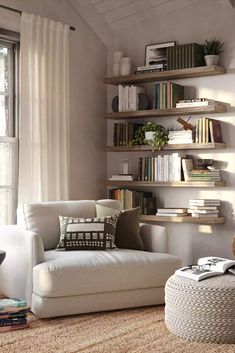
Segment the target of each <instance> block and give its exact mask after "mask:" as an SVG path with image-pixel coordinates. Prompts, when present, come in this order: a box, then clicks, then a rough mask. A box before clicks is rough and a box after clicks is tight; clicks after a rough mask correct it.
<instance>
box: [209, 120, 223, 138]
mask: <svg viewBox="0 0 235 353" xmlns="http://www.w3.org/2000/svg"><path fill="white" fill-rule="evenodd" d="M209 132H210V140H211V142H217V143H221V142H222V133H221V124H220V121H218V120H214V119H210V120H209Z"/></svg>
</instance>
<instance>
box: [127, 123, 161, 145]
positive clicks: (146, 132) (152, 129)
mask: <svg viewBox="0 0 235 353" xmlns="http://www.w3.org/2000/svg"><path fill="white" fill-rule="evenodd" d="M167 141H168V132H167V130H166V129H165V128H164V127H163V126H162V125H158V124H156V123H154V122H152V121H149V122H147V123H146V124H144V125H143V126H140V127H139V128H138V129H137V131H136V133H135V138H134V139H133V140H132V141H131V142H130V145H150V146H151V147H152V150H153V151H154V150H156V149H157V150H161V149H162V148H163V147H164V146H165V145H166V144H167Z"/></svg>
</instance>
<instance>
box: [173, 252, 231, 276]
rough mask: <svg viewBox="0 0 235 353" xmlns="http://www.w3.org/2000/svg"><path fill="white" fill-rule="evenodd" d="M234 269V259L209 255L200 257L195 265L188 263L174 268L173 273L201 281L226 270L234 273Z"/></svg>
mask: <svg viewBox="0 0 235 353" xmlns="http://www.w3.org/2000/svg"><path fill="white" fill-rule="evenodd" d="M234 269H235V260H229V259H223V258H222V257H216V256H215V257H213V256H209V257H202V258H200V259H199V260H198V263H197V265H189V266H185V267H182V268H180V269H178V270H176V271H175V274H176V275H177V276H181V277H187V278H191V279H193V280H195V281H201V280H202V279H205V278H208V277H212V276H218V275H223V274H224V273H225V272H226V271H227V270H228V271H229V273H231V274H234V275H235V273H234ZM230 270H231V271H230Z"/></svg>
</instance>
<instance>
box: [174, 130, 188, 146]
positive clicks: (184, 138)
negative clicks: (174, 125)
mask: <svg viewBox="0 0 235 353" xmlns="http://www.w3.org/2000/svg"><path fill="white" fill-rule="evenodd" d="M193 137H194V133H193V130H182V131H169V133H168V144H169V145H172V144H181V143H183V144H184V143H193Z"/></svg>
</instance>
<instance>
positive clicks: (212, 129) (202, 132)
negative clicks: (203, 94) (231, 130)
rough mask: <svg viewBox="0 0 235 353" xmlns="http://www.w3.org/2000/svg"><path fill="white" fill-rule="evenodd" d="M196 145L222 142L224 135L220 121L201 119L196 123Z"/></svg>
mask: <svg viewBox="0 0 235 353" xmlns="http://www.w3.org/2000/svg"><path fill="white" fill-rule="evenodd" d="M195 142H196V143H208V142H217V143H221V142H222V133H221V125H220V121H218V120H214V119H210V118H201V119H197V121H196V133H195Z"/></svg>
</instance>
